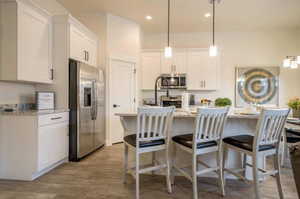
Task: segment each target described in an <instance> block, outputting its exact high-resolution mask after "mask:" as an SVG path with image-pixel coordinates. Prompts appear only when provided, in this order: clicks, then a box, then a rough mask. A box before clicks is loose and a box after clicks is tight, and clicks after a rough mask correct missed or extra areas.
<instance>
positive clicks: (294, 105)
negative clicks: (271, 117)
mask: <svg viewBox="0 0 300 199" xmlns="http://www.w3.org/2000/svg"><path fill="white" fill-rule="evenodd" d="M287 105H288V106H289V107H290V108H291V109H294V110H298V109H300V98H298V97H296V98H293V99H290V100H289V101H288V104H287Z"/></svg>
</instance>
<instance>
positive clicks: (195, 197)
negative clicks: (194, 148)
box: [192, 152, 198, 199]
mask: <svg viewBox="0 0 300 199" xmlns="http://www.w3.org/2000/svg"><path fill="white" fill-rule="evenodd" d="M194 153H195V152H194ZM192 167H193V171H192V175H193V177H192V179H193V195H194V199H198V189H197V155H193V166H192Z"/></svg>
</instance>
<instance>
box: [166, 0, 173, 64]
mask: <svg viewBox="0 0 300 199" xmlns="http://www.w3.org/2000/svg"><path fill="white" fill-rule="evenodd" d="M165 57H166V58H171V57H172V48H171V46H170V0H168V46H167V47H165Z"/></svg>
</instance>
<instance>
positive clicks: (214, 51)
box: [209, 0, 220, 57]
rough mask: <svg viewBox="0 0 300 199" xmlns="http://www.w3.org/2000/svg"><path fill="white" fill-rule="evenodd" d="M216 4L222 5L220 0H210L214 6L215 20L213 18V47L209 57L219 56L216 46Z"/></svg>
mask: <svg viewBox="0 0 300 199" xmlns="http://www.w3.org/2000/svg"><path fill="white" fill-rule="evenodd" d="M216 2H217V3H220V0H210V3H211V4H212V6H213V18H212V40H213V41H212V45H211V46H210V47H209V56H211V57H215V56H217V55H218V47H217V46H216V45H215V18H216Z"/></svg>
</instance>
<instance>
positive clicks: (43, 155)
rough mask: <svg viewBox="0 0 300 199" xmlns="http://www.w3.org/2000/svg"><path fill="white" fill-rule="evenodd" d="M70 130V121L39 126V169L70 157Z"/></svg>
mask: <svg viewBox="0 0 300 199" xmlns="http://www.w3.org/2000/svg"><path fill="white" fill-rule="evenodd" d="M53 117H54V118H55V116H53ZM68 132H69V124H68V121H62V122H54V123H50V124H48V125H45V126H39V131H38V137H39V143H38V145H39V146H38V148H39V150H38V151H39V153H38V165H39V166H38V171H42V170H43V169H45V168H47V167H49V166H51V165H52V164H55V163H56V162H59V161H60V160H63V159H64V158H66V157H68Z"/></svg>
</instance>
